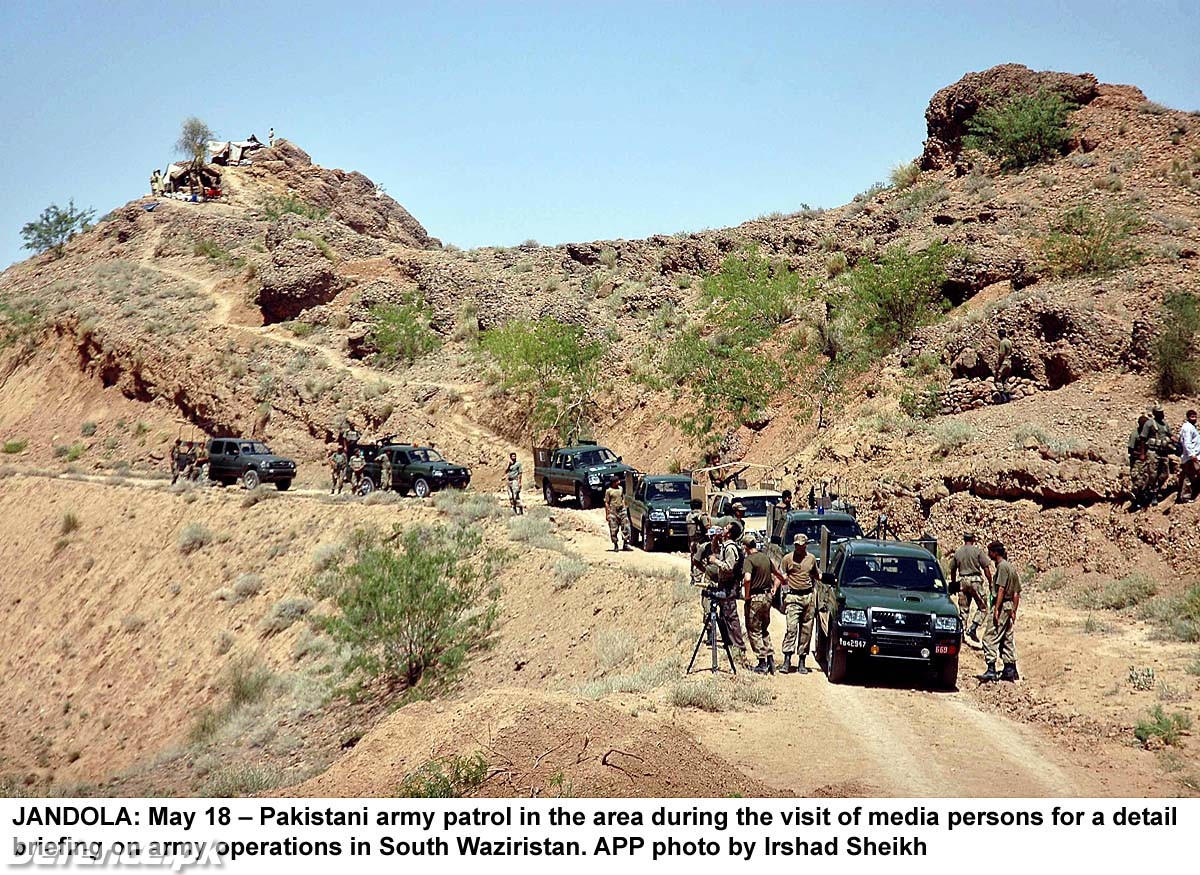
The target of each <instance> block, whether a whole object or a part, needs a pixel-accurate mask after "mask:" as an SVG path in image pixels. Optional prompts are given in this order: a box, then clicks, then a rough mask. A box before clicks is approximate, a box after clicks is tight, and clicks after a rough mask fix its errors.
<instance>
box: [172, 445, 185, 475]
mask: <svg viewBox="0 0 1200 875" xmlns="http://www.w3.org/2000/svg"><path fill="white" fill-rule="evenodd" d="M182 465H183V441H182V440H180V439H179V438H175V446H173V447H171V485H174V484H175V481H176V480H178V479H179V474H180V472H181V469H182Z"/></svg>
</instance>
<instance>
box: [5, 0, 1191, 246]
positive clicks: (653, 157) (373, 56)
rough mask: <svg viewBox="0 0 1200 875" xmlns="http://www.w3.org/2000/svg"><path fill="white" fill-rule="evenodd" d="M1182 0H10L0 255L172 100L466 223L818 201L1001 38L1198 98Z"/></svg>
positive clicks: (475, 238)
mask: <svg viewBox="0 0 1200 875" xmlns="http://www.w3.org/2000/svg"><path fill="white" fill-rule="evenodd" d="M1197 45H1200V10H1198V9H1197V6H1196V4H1195V2H1194V0H1186V2H1149V3H1141V4H1132V3H1128V2H1109V0H1087V2H1073V0H1070V2H1059V3H1050V2H1045V0H1042V2H1030V3H1024V2H1022V3H1003V2H987V3H982V2H973V0H960V2H956V3H945V4H943V3H920V4H899V3H871V2H844V3H842V2H836V0H824V2H818V3H803V2H795V3H767V2H759V3H756V2H743V3H734V2H728V3H667V2H646V0H643V2H639V3H605V2H599V0H593V2H590V3H587V4H580V3H540V2H533V0H527V2H522V3H482V2H476V3H466V2H438V3H432V2H431V3H378V4H375V3H341V4H328V3H325V4H306V3H302V2H290V3H277V2H274V0H248V2H246V3H234V2H225V0H220V2H207V3H195V2H189V3H174V2H161V0H160V2H155V3H147V2H122V0H112V2H100V0H93V2H37V3H33V2H25V0H4V11H3V14H2V15H0V119H2V120H0V154H3V155H4V162H3V164H0V186H2V191H3V194H2V196H0V265H6V264H9V263H10V262H12V261H14V260H19V259H21V258H23V257H25V254H26V253H23V252H22V251H21V249H20V246H21V239H20V235H19V231H20V227H21V225H22V224H23V223H24V222H26V221H28V220H29V219H31V218H34V217H36V216H37V214H38V213H39V212H40V211H41V209H42V208H43V207H45V206H46V205H47V204H50V203H52V202H56V203H59V204H65V203H66V201H67V199H68V198H71V197H74V198H75V202H76V204H77V205H78V206H92V207H95V208H96V210H97V214H98V215H100V214H103V213H104V212H106V211H108V210H110V209H112V208H114V207H116V206H119V205H121V204H123V203H125V202H126V201H128V200H130V199H132V198H134V197H136V196H138V195H139V194H140V193H142V192H143V191H145V190H147V189H148V178H149V174H150V171H151V169H152V168H154V167H155V166H159V167H162V166H165V164H166V163H167V162H168V161H170V160H173V154H172V144H173V143H174V141H175V138H176V135H177V133H178V129H179V124H180V122H181V121H182V119H183V118H184V117H185V116H187V115H191V114H195V115H198V116H200V117H201V118H203V119H204V120H205V121H207V122H208V123H209V125H210V126H211V127H212V128H213V129H214V130H215V131H216V132H217V133H218V134H219V135H221V136H223V137H233V138H242V137H245V136H247V135H249V134H250V133H256V134H257V135H258V136H259V137H260V138H262V139H265V138H266V133H267V129H268V128H269V127H270V126H272V125H274V127H275V129H276V131H277V133H278V134H279V135H280V136H286V137H288V138H289V139H291V140H293V141H294V142H296V143H297V144H298V145H300V146H301V147H303V148H304V149H305V150H307V151H308V152H309V153H310V154H311V155H312V156H313V159H314V160H315V161H316V162H317V163H319V164H323V165H325V166H327V167H342V168H345V169H350V170H359V171H362V172H363V173H365V174H366V175H367V176H369V177H371V179H373V180H374V181H375V182H376V183H378V184H381V185H383V186H385V187H386V189H387V191H388V193H389V194H391V195H392V196H393V197H395V198H396V199H397V200H398V201H400V203H402V204H404V205H405V206H406V207H407V208H408V209H409V210H410V211H411V212H412V213H413V215H415V216H416V217H417V219H418V220H420V221H421V222H422V223H423V224H424V225H425V227H426V228H427V229H428V230H429V232H430V233H432V234H433V235H435V236H437V237H440V238H441V239H443V240H444V241H446V242H449V243H454V244H457V245H459V246H462V247H464V248H465V247H470V246H478V245H486V244H505V245H511V244H514V243H517V242H520V241H522V240H524V239H526V238H534V239H537V240H539V241H541V242H542V243H558V242H563V241H568V240H588V239H597V238H608V237H641V236H645V235H648V234H652V233H660V232H661V233H674V232H677V231H684V230H697V229H700V228H705V227H721V226H725V225H731V224H736V223H737V222H739V221H743V220H745V219H748V218H752V217H754V216H757V215H760V214H762V213H767V212H772V211H775V210H779V211H792V210H795V209H798V208H799V206H800V204H801V203H808V204H810V205H813V206H834V205H837V204H841V203H844V202H846V201H847V200H849V199H850V198H851V197H852V196H853V195H854V194H855V193H856V192H858V191H861V190H862V189H864V188H866V187H867V186H868V185H870V184H871V183H872V182H874V181H875V180H877V179H882V178H884V177H885V176H886V174H887V172H888V169H889V168H890V167H891V166H892V165H894V164H896V163H899V162H901V161H905V160H907V159H910V158H912V157H914V156H915V155H917V154H918V153H919V152H920V148H921V142H922V140H923V139H924V134H925V123H924V115H923V114H924V110H925V106H926V104H927V102H928V100H929V98H930V96H931V95H932V94H933V93H934V92H935V91H936V90H937V89H938V88H940V87H942V86H943V85H946V84H949V83H950V82H953V81H955V80H956V79H958V78H959V77H960V76H961V75H962V74H963V73H965V72H967V71H969V70H981V69H984V68H986V67H989V66H991V65H993V64H997V63H1002V62H1006V61H1016V62H1020V63H1024V64H1027V65H1029V66H1031V67H1034V68H1036V69H1056V70H1066V71H1071V72H1083V71H1090V72H1093V73H1095V74H1096V75H1097V76H1098V77H1099V78H1100V80H1101V81H1102V82H1119V83H1131V84H1135V85H1138V86H1140V87H1141V88H1142V89H1143V90H1144V91H1145V92H1146V93H1147V95H1148V96H1149V97H1150V98H1151V99H1153V100H1156V101H1159V102H1161V103H1165V104H1168V105H1170V106H1174V107H1179V108H1183V109H1196V108H1200V51H1197V48H1196V47H1197Z"/></svg>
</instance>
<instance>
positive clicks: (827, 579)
mask: <svg viewBox="0 0 1200 875" xmlns="http://www.w3.org/2000/svg"><path fill="white" fill-rule="evenodd" d="M821 583H823V584H825V585H826V586H833V585H834V584H835V583H837V578H836V577H834V576H833V572H832V571H826V572H824V573H823V574H822V575H821Z"/></svg>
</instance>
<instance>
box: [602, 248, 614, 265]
mask: <svg viewBox="0 0 1200 875" xmlns="http://www.w3.org/2000/svg"><path fill="white" fill-rule="evenodd" d="M600 263H601V264H603V265H604V266H605V267H607V268H608V269H609V270H612V269H613V268H614V267H616V266H617V250H615V249H613V248H612V247H611V246H605V247H604V248H603V249H601V250H600Z"/></svg>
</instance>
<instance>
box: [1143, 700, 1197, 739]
mask: <svg viewBox="0 0 1200 875" xmlns="http://www.w3.org/2000/svg"><path fill="white" fill-rule="evenodd" d="M1191 727H1192V718H1191V717H1189V716H1188V715H1187V714H1184V713H1182V712H1179V711H1177V712H1176V713H1174V714H1167V713H1166V712H1165V711H1163V706H1162V705H1155V706H1154V707H1153V708H1151V709H1150V717H1149V719H1146V720H1139V721H1138V723H1137V726H1135V727H1134V729H1133V734H1134V737H1135V738H1137V740H1138V741H1140V742H1141V743H1142V744H1146V743H1147V742H1149V741H1150V739H1152V738H1159V739H1161V740H1162V741H1163V743H1164V744H1170V745H1176V744H1179V739H1180V738H1181V737H1182V736H1183V733H1184V732H1185V731H1186V730H1188V729H1191Z"/></svg>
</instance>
